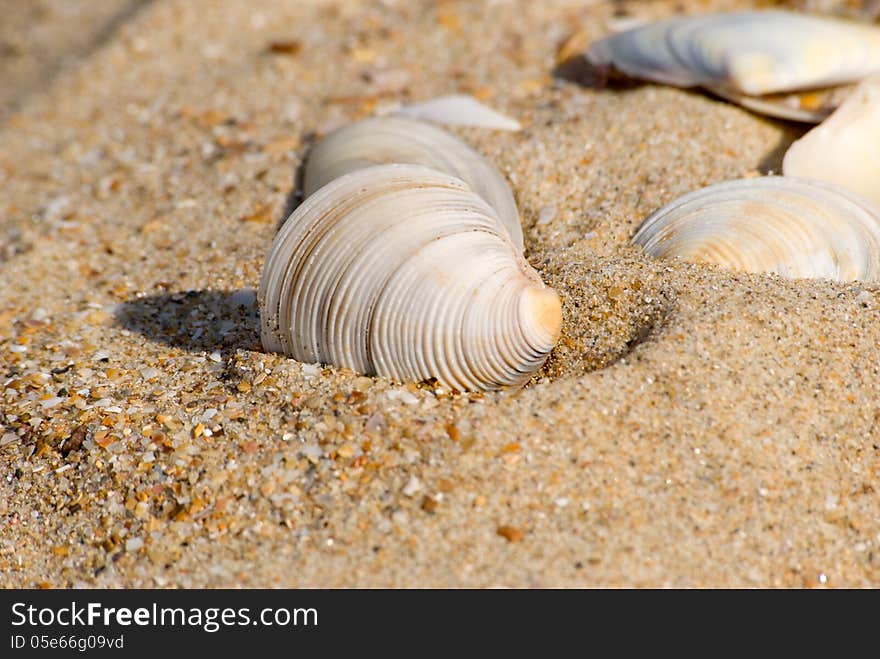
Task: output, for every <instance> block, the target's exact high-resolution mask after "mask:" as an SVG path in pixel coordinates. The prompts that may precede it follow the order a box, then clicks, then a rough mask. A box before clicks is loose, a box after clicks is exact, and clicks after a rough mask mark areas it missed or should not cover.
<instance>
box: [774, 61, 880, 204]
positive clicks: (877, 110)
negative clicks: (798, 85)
mask: <svg viewBox="0 0 880 659" xmlns="http://www.w3.org/2000/svg"><path fill="white" fill-rule="evenodd" d="M782 172H783V173H784V174H785V175H786V176H798V177H801V178H810V179H815V180H819V181H828V182H829V183H835V184H837V185H839V186H841V187H843V188H846V189H847V190H852V191H853V192H856V193H858V194H860V195H862V196H863V197H867V198H868V199H870V200H872V201H874V202H876V203H878V204H880V78H871V79H869V80H865V81H864V82H863V83H862V84H861V85H859V87H858V88H856V90H855V91H854V92H853V93H852V94H851V95H850V97H849V98H848V99H847V100H846V101H845V102H844V103H843V105H841V106H840V107H839V108H838V109H837V111H836V112H834V114H832V115H831V116H830V117H828V119H826V120H825V121H824V122H823V123H822V124H820V125H818V126H816V127H815V128H814V129H813V130H811V131H810V132H809V133H807V134H806V135H804V136H803V137H802V138H801V139H799V140H798V141H796V142H795V143H794V144H792V145H791V147H789V149H788V151H787V152H786V153H785V158H784V160H783V161H782Z"/></svg>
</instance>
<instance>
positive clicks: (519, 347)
mask: <svg viewBox="0 0 880 659" xmlns="http://www.w3.org/2000/svg"><path fill="white" fill-rule="evenodd" d="M259 300H260V311H261V318H262V341H263V345H264V347H265V348H266V349H267V350H271V351H276V352H283V353H285V354H288V355H291V356H293V357H294V358H296V359H298V360H300V361H304V362H322V363H331V364H335V365H338V366H345V367H348V368H351V369H353V370H356V371H358V372H361V373H365V374H379V375H385V376H388V377H391V378H394V379H397V380H400V381H420V380H426V379H429V378H436V379H437V380H438V381H440V382H442V383H444V384H446V385H448V386H450V387H453V388H455V389H459V390H483V389H496V388H500V387H505V386H518V385H522V384H524V383H525V381H527V380H528V378H529V377H530V376H531V374H532V373H533V372H534V371H535V370H536V369H537V368H539V367H540V365H541V364H542V363H543V362H544V360H545V359H546V357H547V355H548V354H549V352H550V350H551V349H552V347H553V345H554V343H555V341H556V339H557V338H558V333H559V324H560V322H561V307H560V304H559V299H558V297H557V296H556V294H555V293H554V292H553V291H552V290H551V289H549V288H547V287H546V286H545V285H544V284H543V283H542V282H541V280H540V278H539V277H538V275H537V273H536V272H535V271H534V270H533V269H532V268H531V267H530V266H529V265H528V263H527V262H526V261H525V260H524V259H523V258H522V257H521V256H520V255H519V252H518V250H517V248H515V247H514V245H513V243H511V241H510V238H509V236H508V234H507V231H506V229H505V228H504V227H503V225H502V224H501V221H500V219H499V218H498V216H497V214H496V213H495V211H494V210H493V209H492V207H491V206H489V204H487V203H486V202H485V201H484V200H483V199H482V198H481V197H480V196H478V195H477V194H475V193H474V192H473V191H472V190H471V189H470V188H469V187H468V186H467V185H466V184H465V183H464V182H462V181H461V180H460V179H457V178H454V177H452V176H448V175H446V174H443V173H440V172H437V171H435V170H431V169H428V168H426V167H421V166H415V165H382V166H375V167H370V168H367V169H360V170H356V171H354V172H352V173H350V174H346V175H344V176H341V177H339V178H337V179H335V180H333V181H331V182H330V183H328V184H326V185H324V186H323V187H321V188H320V189H318V190H317V191H316V192H314V193H313V194H312V195H310V196H309V197H307V198H306V200H305V201H304V202H303V203H302V204H301V205H300V206H299V208H297V209H296V210H295V211H294V213H293V214H292V215H291V217H290V218H289V219H288V220H287V222H285V224H284V225H283V226H282V228H281V230H280V231H279V233H278V234H277V236H276V237H275V240H274V242H273V244H272V246H271V248H270V251H269V254H268V257H267V259H266V264H265V266H264V271H263V277H262V280H261V282H260V293H259Z"/></svg>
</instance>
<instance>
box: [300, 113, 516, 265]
mask: <svg viewBox="0 0 880 659" xmlns="http://www.w3.org/2000/svg"><path fill="white" fill-rule="evenodd" d="M388 163H409V164H413V165H425V166H427V167H430V168H432V169H436V170H438V171H440V172H444V173H446V174H450V175H451V176H455V177H457V178H460V179H461V180H463V181H464V182H465V183H467V184H468V185H469V186H470V187H471V189H472V190H473V191H474V192H476V193H477V194H478V195H480V196H481V197H482V198H483V199H485V200H486V201H487V202H488V203H489V205H490V206H492V207H493V208H494V209H495V211H496V212H497V213H498V216H499V217H500V218H501V220H502V222H503V223H504V226H505V228H506V229H507V231H508V233H509V234H510V238H511V240H512V241H513V243H514V244H515V245H516V246H517V248H518V249H519V250H520V251H522V249H523V234H522V226H521V224H520V219H519V213H518V212H517V209H516V202H515V201H514V198H513V193H512V192H511V191H510V187H509V186H508V185H507V181H506V180H505V179H504V176H503V175H502V174H501V172H500V171H498V168H497V167H496V166H495V165H494V164H492V163H491V162H490V161H488V160H487V159H486V158H484V157H483V156H482V155H480V154H479V153H477V152H476V151H474V150H473V149H472V148H471V147H470V146H468V145H467V144H465V143H464V142H462V141H461V140H460V139H458V138H457V137H454V136H453V135H450V134H449V133H447V132H445V131H444V130H442V129H440V128H437V127H436V126H432V125H430V124H426V123H424V122H421V121H416V120H414V119H406V118H401V117H381V118H374V119H365V120H364V121H360V122H357V123H354V124H350V125H348V126H345V127H343V128H341V129H339V130H337V131H336V132H334V133H332V134H331V135H328V136H327V137H325V138H324V139H322V140H321V141H320V142H318V143H317V144H316V145H315V146H314V147H313V148H312V150H311V152H310V153H309V157H308V160H307V162H306V166H305V172H304V177H303V192H304V193H305V195H306V196H309V195H311V194H312V193H313V192H315V190H317V189H318V188H320V187H322V186H323V185H326V184H327V183H329V182H330V181H332V180H333V179H335V178H338V177H339V176H341V175H343V174H347V173H349V172H352V171H354V170H356V169H361V168H363V167H369V166H372V165H378V164H388Z"/></svg>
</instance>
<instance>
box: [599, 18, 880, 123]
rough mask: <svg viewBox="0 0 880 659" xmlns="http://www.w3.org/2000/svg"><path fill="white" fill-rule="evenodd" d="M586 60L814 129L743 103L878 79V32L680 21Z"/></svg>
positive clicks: (849, 26) (812, 24)
mask: <svg viewBox="0 0 880 659" xmlns="http://www.w3.org/2000/svg"><path fill="white" fill-rule="evenodd" d="M587 58H588V59H589V60H590V61H591V62H592V63H593V64H595V65H597V66H603V67H609V66H610V67H613V68H615V69H617V70H619V71H621V72H623V73H625V74H626V75H629V76H632V77H636V78H643V79H647V80H653V81H655V82H662V83H666V84H670V85H676V86H680V87H697V86H701V87H705V88H707V89H710V90H713V91H715V92H716V93H718V94H720V95H722V96H725V97H727V98H731V99H732V100H736V101H739V102H743V103H744V104H747V105H748V104H751V105H750V107H752V109H755V110H756V111H760V112H766V113H770V114H781V115H782V116H791V117H792V118H804V119H806V120H814V121H818V120H820V119H821V118H822V116H821V115H816V116H810V113H809V112H806V111H802V110H801V109H800V108H790V110H786V108H785V107H784V106H783V107H781V108H778V110H779V111H778V112H774V105H775V104H774V103H771V102H769V101H766V100H762V99H760V98H749V97H761V96H764V95H767V94H779V93H782V92H790V91H795V90H802V89H815V88H821V87H832V86H834V85H839V84H843V83H848V82H854V81H857V80H861V79H863V78H865V77H867V76H869V75H872V74H874V73H878V72H880V29H878V28H876V27H874V26H870V25H865V24H861V23H857V22H854V21H847V20H843V19H837V18H828V17H819V16H813V15H808V14H797V13H794V12H786V11H741V12H732V13H719V14H704V15H696V16H683V17H676V18H672V19H669V20H665V21H659V22H655V23H650V24H648V25H644V26H641V27H637V28H634V29H632V30H627V31H625V32H620V33H618V34H614V35H611V36H609V37H606V38H604V39H600V40H599V41H597V42H595V43H593V44H592V45H591V47H590V48H589V50H588V51H587ZM799 114H801V115H804V116H803V117H799V116H798V115H799Z"/></svg>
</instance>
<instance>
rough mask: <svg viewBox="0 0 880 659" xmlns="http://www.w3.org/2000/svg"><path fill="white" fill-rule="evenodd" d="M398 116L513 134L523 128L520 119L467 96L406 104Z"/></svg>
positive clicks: (441, 97) (444, 97) (459, 95)
mask: <svg viewBox="0 0 880 659" xmlns="http://www.w3.org/2000/svg"><path fill="white" fill-rule="evenodd" d="M396 114H397V115H398V116H401V117H409V118H410V119H420V120H422V121H434V122H436V123H438V124H446V125H448V126H477V127H478V128H491V129H493V130H512V131H517V130H520V129H521V128H522V126H521V125H520V123H519V122H518V121H517V120H516V119H511V118H510V117H508V116H506V115H503V114H501V113H500V112H498V111H496V110H493V109H492V108H490V107H488V106H487V105H484V104H482V103H480V102H479V101H478V100H477V99H475V98H474V97H473V96H467V95H466V94H452V95H450V96H438V97H437V98H434V99H431V100H430V101H425V102H424V103H413V104H411V105H404V106H403V107H401V108H400V109H398V110H397V112H396Z"/></svg>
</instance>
